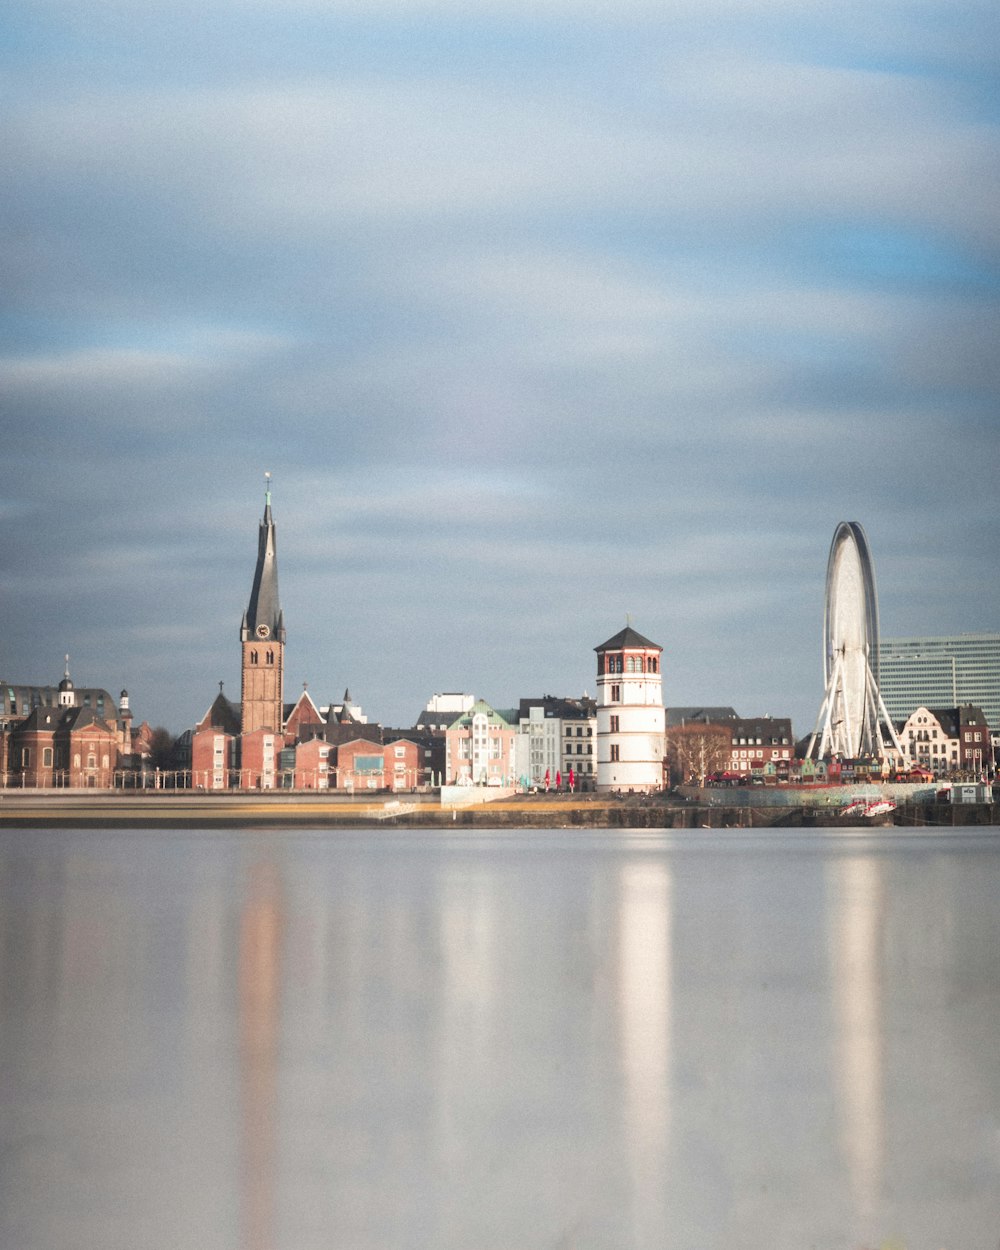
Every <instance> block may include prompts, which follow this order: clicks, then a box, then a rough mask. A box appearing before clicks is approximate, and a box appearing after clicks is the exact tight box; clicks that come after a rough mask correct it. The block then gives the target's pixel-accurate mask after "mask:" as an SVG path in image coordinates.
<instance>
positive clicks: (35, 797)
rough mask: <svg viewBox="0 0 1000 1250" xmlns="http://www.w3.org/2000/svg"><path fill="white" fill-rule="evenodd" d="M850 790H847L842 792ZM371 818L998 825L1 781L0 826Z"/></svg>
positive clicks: (788, 809) (604, 803)
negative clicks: (12, 785) (5, 786)
mask: <svg viewBox="0 0 1000 1250" xmlns="http://www.w3.org/2000/svg"><path fill="white" fill-rule="evenodd" d="M847 797H848V795H847V794H845V802H846V800H847ZM376 824H390V825H397V826H415V827H435V828H440V827H443V826H461V827H465V828H469V827H473V828H538V829H545V828H557V829H558V828H570V827H573V826H578V827H581V828H591V829H602V828H606V829H615V828H620V829H635V828H645V829H740V828H757V829H763V828H838V827H843V828H848V827H849V828H857V827H862V828H865V827H874V826H879V827H885V826H893V825H896V826H909V827H915V826H936V825H938V826H968V825H1000V805H998V804H996V803H992V804H987V803H981V804H974V805H973V804H965V805H959V804H951V803H934V802H919V803H918V802H913V803H900V805H899V806H898V807H897V808H896V810H895V811H894V812H891V813H888V814H885V815H882V816H879V817H876V818H872V819H858V818H857V817H856V816H853V817H852V816H842V815H841V814H840V811H839V807H838V805H834V804H831V805H828V806H826V807H818V806H816V805H810V806H804V805H803V806H782V807H774V806H770V805H765V804H756V803H752V802H728V801H727V800H726V798H725V797H724V794H723V793H722V792H720V795H719V796H718V798H717V799H716V801H713V802H711V803H706V802H703V801H700V800H699V799H691V798H688V799H684V798H678V797H675V796H672V795H657V796H645V795H625V796H621V797H616V796H613V795H603V794H602V795H596V794H529V795H512V796H508V797H504V798H499V799H496V800H495V801H493V802H487V803H482V804H479V805H476V806H450V805H443V804H442V803H441V801H440V798H439V797H438V795H436V794H428V795H420V794H412V795H411V794H403V795H398V796H395V797H391V796H387V795H381V794H380V795H372V796H370V797H366V798H359V797H357V796H354V797H351V796H340V795H331V794H315V793H302V792H294V793H287V792H271V793H264V794H261V793H253V794H242V793H228V792H227V793H223V794H208V793H199V792H192V791H183V792H180V793H178V792H165V791H155V790H153V791H139V792H135V791H120V790H119V791H107V790H103V791H93V790H91V791H84V790H80V791H66V790H64V791H51V790H50V791H30V790H24V791H22V790H3V791H0V828H5V827H6V828H12V827H15V826H17V827H22V828H24V827H29V828H59V827H67V826H69V827H76V828H103V829H113V828H150V829H171V828H176V829H185V828H198V829H212V828H220V829H221V828H234V827H243V828H276V829H277V828H295V827H299V828H306V827H308V828H324V827H330V828H358V827H366V826H372V825H376Z"/></svg>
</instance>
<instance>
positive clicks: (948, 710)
mask: <svg viewBox="0 0 1000 1250" xmlns="http://www.w3.org/2000/svg"><path fill="white" fill-rule="evenodd" d="M927 710H928V712H930V714H931V716H934V717H936V718H937V721H938V724H939V725H940V726H941V728H942V729H943V730H944V732H945V733H946V734H947V735H948V737H949V738H957V737H958V736H959V733H960V728H959V716H958V708H957V707H929V708H928V709H927Z"/></svg>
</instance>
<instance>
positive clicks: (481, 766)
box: [445, 699, 517, 786]
mask: <svg viewBox="0 0 1000 1250" xmlns="http://www.w3.org/2000/svg"><path fill="white" fill-rule="evenodd" d="M516 736H517V730H516V729H515V728H514V726H513V725H512V724H511V723H510V721H509V720H507V719H506V718H505V717H504V716H503V715H501V713H500V712H498V711H497V710H496V709H495V708H492V707H491V706H490V705H489V704H488V703H487V702H485V700H483V699H477V700H476V702H475V703H474V704H473V705H472V707H470V708H469V710H468V711H467V712H463V713H462V715H461V716H458V717H456V719H455V720H453V721H452V723H451V724H450V725H449V726H448V728H447V729H446V730H445V782H446V784H448V785H458V786H461V785H474V786H509V785H513V784H514V782H515V781H516V778H517V773H516V761H515V757H514V740H515V738H516Z"/></svg>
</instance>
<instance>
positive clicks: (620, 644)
mask: <svg viewBox="0 0 1000 1250" xmlns="http://www.w3.org/2000/svg"><path fill="white" fill-rule="evenodd" d="M624 647H654V648H655V649H656V650H657V651H662V650H663V648H662V647H661V646H660V644H659V643H658V642H650V641H649V639H648V638H644V637H643V636H642V634H640V633H638V631H636V630H634V629H633V628H632V626H631V625H626V626H625V628H624V629H622V630H619V631H618V633H617V634H615V636H614V637H613V638H609V639H608V641H607V642H602V643H601V645H600V646H599V647H595V648H594V650H595V651H597V652H601V651H621V650H622V648H624Z"/></svg>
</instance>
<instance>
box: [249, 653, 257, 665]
mask: <svg viewBox="0 0 1000 1250" xmlns="http://www.w3.org/2000/svg"><path fill="white" fill-rule="evenodd" d="M250 663H251V664H256V663H257V652H256V651H251V652H250Z"/></svg>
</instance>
